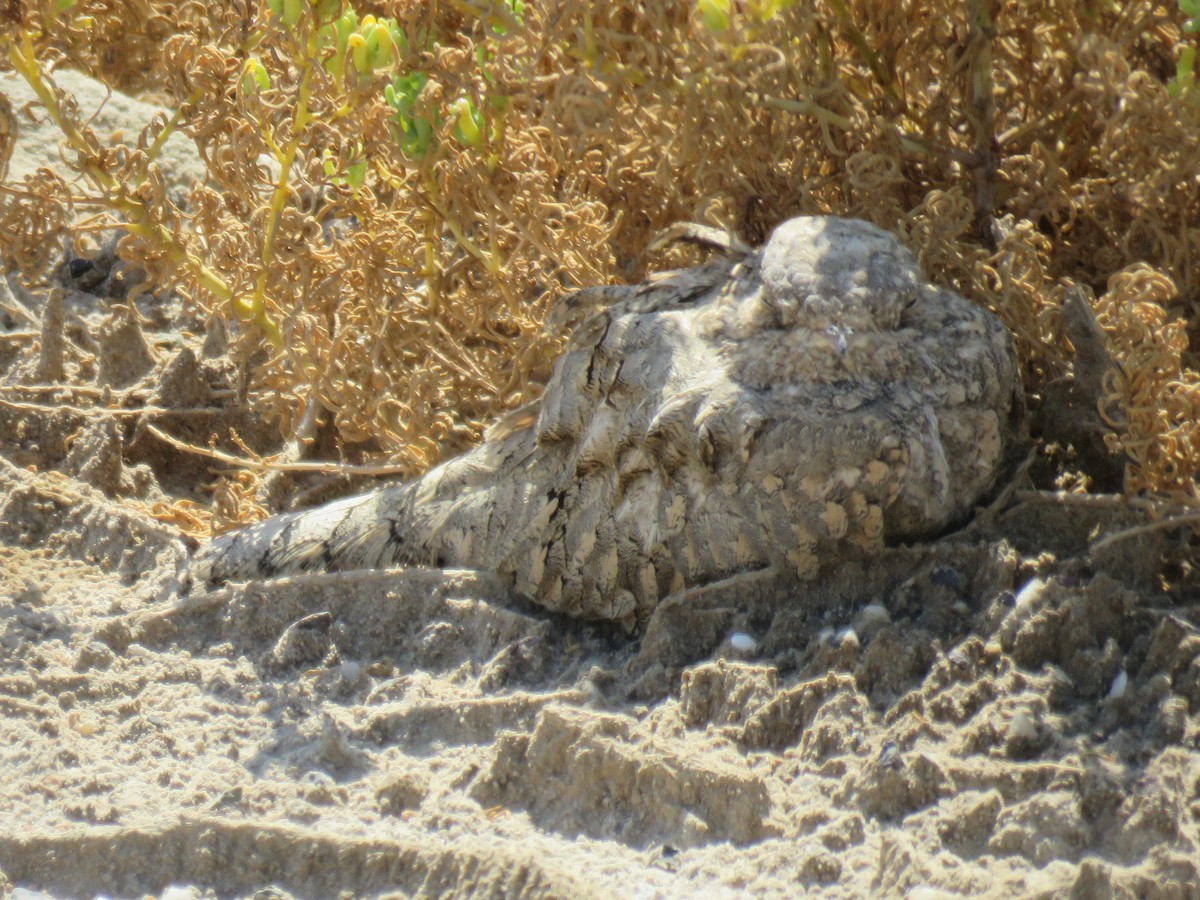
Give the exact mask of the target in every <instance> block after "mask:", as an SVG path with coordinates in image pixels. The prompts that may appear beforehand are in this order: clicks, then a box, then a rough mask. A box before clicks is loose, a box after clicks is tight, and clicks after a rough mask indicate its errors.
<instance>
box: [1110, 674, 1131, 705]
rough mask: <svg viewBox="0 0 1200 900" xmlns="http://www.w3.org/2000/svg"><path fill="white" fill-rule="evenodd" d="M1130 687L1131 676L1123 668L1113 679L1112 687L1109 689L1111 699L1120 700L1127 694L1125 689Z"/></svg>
mask: <svg viewBox="0 0 1200 900" xmlns="http://www.w3.org/2000/svg"><path fill="white" fill-rule="evenodd" d="M1128 687H1129V676H1128V675H1127V674H1125V670H1124V669H1122V670H1121V671H1120V672H1118V673H1117V677H1116V678H1114V679H1113V681H1112V687H1110V688H1109V689H1108V699H1109V700H1119V699H1120V698H1121V697H1124V696H1125V689H1126V688H1128Z"/></svg>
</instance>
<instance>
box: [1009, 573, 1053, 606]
mask: <svg viewBox="0 0 1200 900" xmlns="http://www.w3.org/2000/svg"><path fill="white" fill-rule="evenodd" d="M1045 590H1046V582H1045V581H1044V580H1043V579H1041V578H1030V579H1029V580H1028V581H1027V582H1025V584H1024V586H1022V588H1021V590H1019V591H1017V596H1016V598H1015V599H1014V600H1013V605H1014V606H1015V607H1016V608H1017V609H1020V608H1021V607H1022V606H1028V605H1030V604H1031V603H1033V602H1034V601H1035V600H1038V599H1039V598H1041V596H1042V593H1043V592H1044V591H1045Z"/></svg>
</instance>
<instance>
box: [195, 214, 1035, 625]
mask: <svg viewBox="0 0 1200 900" xmlns="http://www.w3.org/2000/svg"><path fill="white" fill-rule="evenodd" d="M725 250H726V253H725V254H724V255H723V256H722V257H720V258H718V259H716V260H715V261H713V262H710V263H708V264H707V265H705V266H701V267H698V268H694V269H685V270H680V271H678V272H673V273H666V274H664V275H660V276H658V277H656V278H653V279H651V280H650V281H648V282H646V283H644V284H641V285H636V286H630V287H605V288H588V289H584V290H583V291H580V292H577V293H576V294H574V295H572V296H570V297H568V298H566V299H565V300H564V301H563V302H562V304H561V305H560V306H559V307H558V308H557V309H556V310H555V311H554V312H553V314H552V319H553V320H554V321H556V322H557V323H558V324H559V325H570V324H571V323H577V324H576V325H575V328H574V331H573V333H572V336H571V339H570V342H569V345H568V346H567V348H566V350H565V352H564V353H563V354H562V356H561V357H560V358H559V359H558V360H557V362H556V364H555V367H554V371H553V374H552V376H551V378H550V380H549V383H548V384H547V385H546V390H545V394H544V396H543V397H542V398H541V400H540V401H539V402H538V403H537V404H535V405H534V407H533V408H526V409H524V410H521V411H518V414H515V415H511V416H510V417H509V418H508V419H507V420H506V421H502V422H501V423H499V425H498V426H497V427H494V428H493V429H492V430H491V431H490V432H489V433H488V435H487V436H486V437H485V440H484V441H483V443H482V444H480V445H479V446H477V447H475V448H474V449H473V450H471V451H470V452H468V453H465V454H464V455H462V456H460V457H457V458H455V459H452V460H450V461H448V462H446V463H444V464H442V465H440V466H438V467H437V468H435V469H432V470H431V471H429V472H428V473H427V474H426V475H424V476H423V477H421V478H418V479H416V480H415V481H412V482H409V483H405V484H397V485H392V486H387V487H383V488H380V489H378V490H375V491H372V492H371V493H368V494H363V495H361V496H356V497H350V498H347V499H344V500H339V501H337V502H334V503H330V504H328V505H327V506H323V507H320V508H317V509H313V510H307V511H300V512H289V513H285V514H282V515H278V516H275V517H274V518H271V519H268V520H266V521H264V522H261V523H259V524H257V525H254V526H252V527H249V528H246V529H243V530H241V531H238V532H235V533H232V534H230V535H226V536H224V537H221V538H218V539H216V540H214V541H213V542H212V543H211V544H209V545H208V547H206V548H205V549H204V550H202V551H201V552H200V553H199V554H198V556H197V557H196V559H195V560H194V563H193V565H192V569H191V577H192V581H193V582H194V583H201V584H207V585H213V584H217V583H220V582H222V581H227V580H244V579H252V578H262V577H267V576H272V575H276V574H282V573H293V572H302V571H330V570H349V569H366V568H380V567H388V566H403V565H408V566H412V565H419V566H437V567H453V568H474V569H487V570H491V571H494V572H496V573H499V574H500V575H501V576H503V577H504V578H506V579H507V580H508V581H509V583H511V585H512V588H513V589H514V590H516V591H518V592H520V593H522V594H525V595H527V596H529V597H531V598H533V599H535V600H536V601H537V602H539V603H541V604H542V605H544V606H545V607H548V608H549V609H552V610H556V611H559V612H562V613H566V614H570V615H575V616H581V617H586V618H593V619H620V620H632V621H641V620H644V619H645V617H646V616H647V615H648V614H649V613H650V611H651V610H652V609H653V608H654V606H655V605H656V604H657V603H658V602H659V600H660V599H661V598H663V597H665V596H667V595H669V594H672V593H676V592H679V591H681V590H684V589H686V588H690V587H694V586H700V585H704V584H708V583H711V582H714V581H717V580H719V579H721V578H723V577H725V576H729V575H731V574H734V573H738V572H742V571H747V570H753V569H761V568H767V567H775V568H777V569H780V570H785V571H790V572H793V573H795V575H797V576H798V577H800V578H803V579H811V578H814V577H816V576H818V575H819V574H820V572H821V570H822V568H823V567H826V566H828V565H829V564H832V563H834V562H836V561H839V560H842V559H845V558H847V557H851V556H861V555H864V554H870V553H871V552H872V551H875V550H878V549H879V548H880V547H882V546H883V545H884V542H885V541H892V540H898V539H908V538H918V537H921V536H923V535H929V534H931V533H935V532H937V531H939V530H942V529H944V528H946V527H947V526H948V525H951V524H953V523H955V522H956V521H959V520H961V519H963V518H964V517H965V516H966V514H967V513H968V512H969V511H970V510H971V508H972V506H973V505H974V504H975V503H976V502H977V501H978V500H979V499H980V498H981V496H982V495H984V494H985V493H986V492H988V491H989V490H990V489H991V488H992V487H993V485H994V483H995V481H996V478H997V476H998V473H999V470H1000V468H1001V467H1002V464H1003V461H1004V458H1005V454H1006V451H1007V450H1008V449H1009V447H1010V446H1011V443H1012V441H1013V440H1014V439H1015V437H1016V432H1017V422H1018V420H1019V418H1020V413H1021V404H1022V400H1021V397H1022V394H1021V389H1020V381H1019V375H1018V368H1017V361H1016V355H1015V353H1014V349H1013V344H1012V340H1011V337H1010V335H1009V333H1008V331H1007V330H1006V329H1005V327H1004V326H1003V325H1002V324H1001V323H1000V321H999V320H998V319H997V318H996V317H995V316H993V315H992V314H990V313H989V312H987V311H985V310H983V309H981V308H979V307H978V306H975V305H974V304H972V303H970V302H968V301H967V300H965V299H963V298H962V297H960V296H959V295H957V294H955V293H953V292H951V291H949V290H945V289H943V288H939V287H936V286H933V285H931V284H928V283H927V282H925V280H924V279H923V278H922V276H921V273H920V271H919V269H918V267H917V264H916V261H915V259H914V258H913V256H912V254H911V253H909V252H908V251H907V250H906V249H905V248H904V247H902V246H901V245H900V243H899V242H898V241H897V240H896V239H895V238H894V237H892V236H891V235H890V234H888V233H887V232H885V231H883V230H881V229H879V228H877V227H875V226H873V225H870V224H868V223H866V222H862V221H858V220H850V219H840V218H833V217H806V218H797V219H792V220H790V221H788V222H785V223H783V224H782V225H780V226H779V227H778V228H777V229H776V230H775V232H774V234H773V235H772V236H771V238H770V239H769V240H768V241H767V243H766V244H765V245H764V246H763V247H762V248H761V249H760V250H758V251H750V250H748V249H746V248H743V247H741V246H739V245H727V246H726V247H725Z"/></svg>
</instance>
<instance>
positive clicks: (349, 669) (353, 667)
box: [341, 661, 362, 684]
mask: <svg viewBox="0 0 1200 900" xmlns="http://www.w3.org/2000/svg"><path fill="white" fill-rule="evenodd" d="M360 674H362V666H361V665H360V664H359V663H356V662H353V661H347V662H344V663H342V666H341V675H342V680H343V681H345V682H346V683H347V684H354V683H355V682H356V681H358V676H359V675H360Z"/></svg>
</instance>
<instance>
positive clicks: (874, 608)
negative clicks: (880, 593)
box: [855, 603, 892, 628]
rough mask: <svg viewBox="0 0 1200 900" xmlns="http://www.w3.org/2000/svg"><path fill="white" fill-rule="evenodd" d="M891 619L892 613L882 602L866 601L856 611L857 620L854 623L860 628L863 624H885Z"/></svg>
mask: <svg viewBox="0 0 1200 900" xmlns="http://www.w3.org/2000/svg"><path fill="white" fill-rule="evenodd" d="M891 621H892V614H891V613H890V612H888V610H887V607H886V606H884V605H883V604H882V603H868V604H867V605H866V606H864V607H863V608H862V609H860V610H859V611H858V621H857V622H856V623H855V624H856V625H857V626H858V627H859V628H862V627H863V626H865V625H886V624H888V623H889V622H891Z"/></svg>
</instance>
